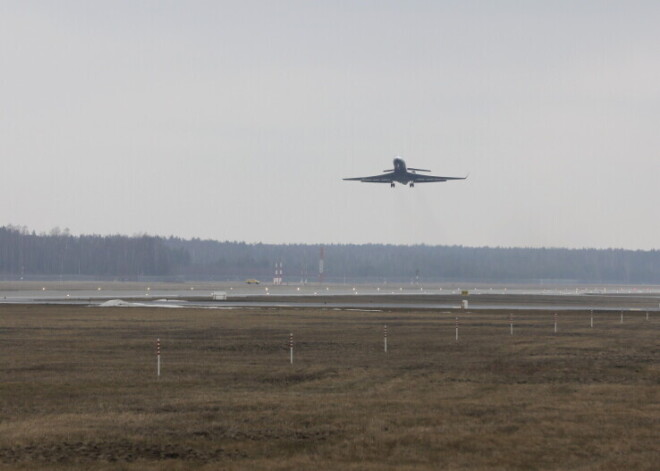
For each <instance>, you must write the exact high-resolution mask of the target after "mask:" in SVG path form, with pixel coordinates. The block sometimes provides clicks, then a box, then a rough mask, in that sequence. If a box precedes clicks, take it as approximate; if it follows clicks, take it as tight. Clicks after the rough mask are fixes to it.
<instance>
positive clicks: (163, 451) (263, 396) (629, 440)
mask: <svg viewBox="0 0 660 471" xmlns="http://www.w3.org/2000/svg"><path fill="white" fill-rule="evenodd" d="M456 315H459V316H460V318H461V319H460V331H459V340H458V342H456V341H455V330H454V324H455V321H454V319H455V316H456ZM508 319H509V317H508V312H503V311H481V312H474V311H469V312H466V313H457V312H451V313H449V312H447V311H444V312H441V311H437V312H430V311H385V312H356V311H337V310H320V309H287V310H281V309H275V308H271V309H235V310H206V309H154V308H123V309H122V308H90V307H77V306H38V305H33V306H29V305H23V306H21V305H15V306H10V305H3V306H0V347H1V348H0V352H1V353H0V354H1V360H0V469H26V470H27V469H55V470H59V469H61V470H64V469H66V470H70V469H72V470H83V469H85V470H87V469H95V470H103V469H126V470H155V469H158V470H161V469H163V470H183V469H193V468H194V469H229V470H231V469H281V470H285V469H312V468H313V469H316V470H323V469H355V470H358V469H359V470H365V469H366V470H383V469H385V470H387V469H476V470H479V469H500V470H524V469H547V470H550V469H554V470H566V469H579V470H586V469H594V470H622V469H628V470H629V469H643V470H655V469H658V467H659V466H660V465H659V463H660V362H659V360H660V341H659V339H660V337H659V335H658V334H659V333H660V319H658V318H657V317H653V316H651V318H650V320H648V321H647V320H646V319H645V316H644V313H643V312H632V313H630V312H628V313H626V317H625V319H624V322H623V323H620V318H619V314H618V313H609V314H605V313H599V314H597V315H596V317H595V325H594V328H593V329H591V328H590V327H589V314H588V313H587V312H570V313H568V312H567V313H560V315H559V317H558V332H557V333H556V334H555V333H554V332H553V315H552V313H551V312H543V311H526V312H516V313H515V317H514V335H513V336H511V335H510V331H509V320H508ZM384 324H387V326H388V333H389V337H388V353H384V352H383V325H384ZM289 332H293V334H294V340H295V358H294V359H295V362H294V364H293V365H291V364H289V351H288V347H287V342H288V335H289ZM157 337H159V338H160V339H161V344H162V375H161V377H160V378H159V379H157V378H156V357H155V340H156V338H157Z"/></svg>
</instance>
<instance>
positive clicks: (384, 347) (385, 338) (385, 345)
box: [383, 324, 387, 353]
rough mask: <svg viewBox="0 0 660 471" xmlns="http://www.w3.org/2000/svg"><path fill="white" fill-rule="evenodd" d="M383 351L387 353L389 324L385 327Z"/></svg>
mask: <svg viewBox="0 0 660 471" xmlns="http://www.w3.org/2000/svg"><path fill="white" fill-rule="evenodd" d="M383 350H384V352H385V353H387V324H385V325H384V326H383Z"/></svg>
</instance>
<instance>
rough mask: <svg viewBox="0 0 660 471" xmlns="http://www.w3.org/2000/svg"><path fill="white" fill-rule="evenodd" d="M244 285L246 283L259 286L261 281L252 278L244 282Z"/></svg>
mask: <svg viewBox="0 0 660 471" xmlns="http://www.w3.org/2000/svg"><path fill="white" fill-rule="evenodd" d="M245 283H247V284H248V285H258V284H261V281H259V280H255V279H254V278H249V279H247V280H245Z"/></svg>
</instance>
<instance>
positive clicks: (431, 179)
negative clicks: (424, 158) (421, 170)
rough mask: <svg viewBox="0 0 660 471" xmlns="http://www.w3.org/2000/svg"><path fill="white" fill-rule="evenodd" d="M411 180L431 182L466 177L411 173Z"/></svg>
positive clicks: (463, 178)
mask: <svg viewBox="0 0 660 471" xmlns="http://www.w3.org/2000/svg"><path fill="white" fill-rule="evenodd" d="M411 177H412V181H414V182H415V183H433V182H446V181H448V180H465V179H467V177H438V176H435V175H419V174H417V173H414V174H412V175H411Z"/></svg>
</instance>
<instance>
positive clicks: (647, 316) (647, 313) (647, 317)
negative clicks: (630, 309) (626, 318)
mask: <svg viewBox="0 0 660 471" xmlns="http://www.w3.org/2000/svg"><path fill="white" fill-rule="evenodd" d="M646 320H647V321H648V320H649V311H646Z"/></svg>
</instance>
